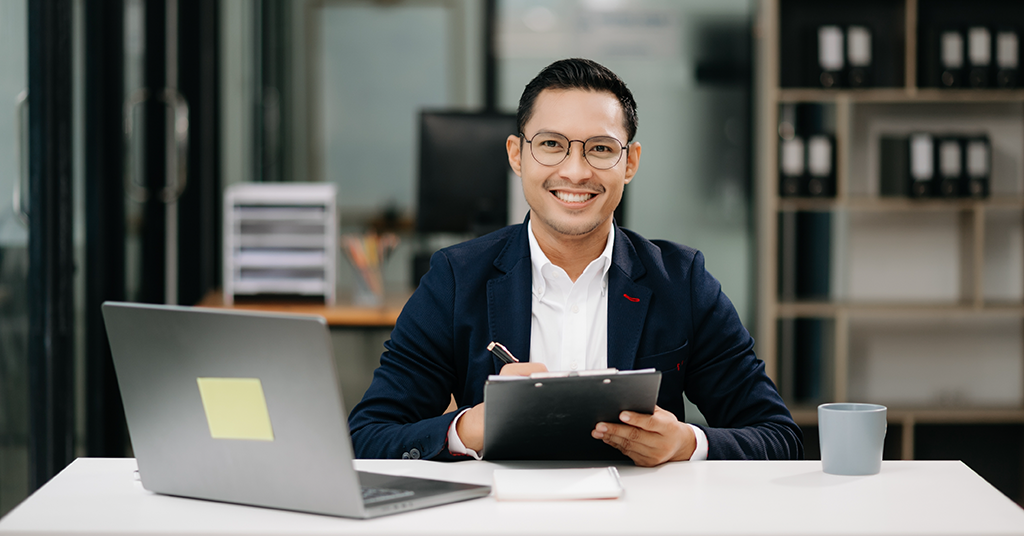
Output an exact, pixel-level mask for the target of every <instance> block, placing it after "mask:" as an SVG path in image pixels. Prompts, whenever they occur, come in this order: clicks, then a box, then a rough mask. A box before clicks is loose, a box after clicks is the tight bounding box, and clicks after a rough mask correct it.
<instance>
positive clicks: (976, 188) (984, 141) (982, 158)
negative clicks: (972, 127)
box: [963, 136, 992, 198]
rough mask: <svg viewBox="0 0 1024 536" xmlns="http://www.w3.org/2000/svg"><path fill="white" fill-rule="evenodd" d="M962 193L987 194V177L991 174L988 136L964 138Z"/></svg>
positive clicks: (970, 195)
mask: <svg viewBox="0 0 1024 536" xmlns="http://www.w3.org/2000/svg"><path fill="white" fill-rule="evenodd" d="M964 168H965V169H964V176H965V178H964V181H965V184H964V186H963V194H964V195H966V196H967V197H974V198H983V197H988V196H989V177H991V175H992V145H991V143H989V140H988V136H977V137H973V138H967V139H965V140H964Z"/></svg>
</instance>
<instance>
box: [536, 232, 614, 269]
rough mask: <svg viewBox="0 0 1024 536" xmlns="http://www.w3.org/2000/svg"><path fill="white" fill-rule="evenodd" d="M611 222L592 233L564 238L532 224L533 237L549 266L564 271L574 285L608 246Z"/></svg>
mask: <svg viewBox="0 0 1024 536" xmlns="http://www.w3.org/2000/svg"><path fill="white" fill-rule="evenodd" d="M611 226H612V220H611V218H608V220H607V221H606V222H604V223H602V224H601V225H599V226H598V227H597V228H596V229H594V230H593V231H591V232H589V233H587V234H585V235H580V236H564V235H558V234H555V233H553V232H551V230H550V229H548V228H547V227H546V226H544V225H537V224H536V223H534V225H533V226H532V227H533V236H534V237H535V238H536V239H537V245H538V246H540V250H541V251H543V252H544V255H546V256H547V257H548V260H549V261H551V264H554V265H555V266H558V267H559V268H561V269H562V270H565V273H566V275H568V276H569V279H571V280H572V281H573V282H574V283H575V282H576V280H577V279H579V277H580V275H582V274H583V271H584V270H586V269H587V266H588V265H590V263H591V262H592V261H593V260H594V259H596V258H598V257H600V256H601V253H603V252H604V248H605V246H607V245H608V233H610V232H611Z"/></svg>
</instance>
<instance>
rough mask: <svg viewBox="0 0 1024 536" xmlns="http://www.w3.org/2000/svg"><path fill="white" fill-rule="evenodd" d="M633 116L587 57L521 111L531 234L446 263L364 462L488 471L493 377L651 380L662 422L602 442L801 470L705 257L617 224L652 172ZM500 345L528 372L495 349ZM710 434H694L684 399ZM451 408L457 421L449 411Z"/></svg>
mask: <svg viewBox="0 0 1024 536" xmlns="http://www.w3.org/2000/svg"><path fill="white" fill-rule="evenodd" d="M637 124H638V123H637V113H636V102H635V101H634V99H633V95H632V94H631V93H630V91H629V89H628V88H627V87H626V85H625V83H623V82H622V80H620V79H619V78H618V77H617V76H616V75H615V74H614V73H612V72H611V71H609V70H608V69H607V68H605V67H603V66H602V65H600V64H597V63H595V62H593V61H590V60H583V59H569V60H562V61H558V62H555V63H553V64H551V65H549V66H548V67H546V68H545V69H544V70H543V71H541V72H540V74H538V75H537V77H536V78H534V79H533V80H532V81H531V82H530V83H529V84H527V86H526V89H525V90H524V91H523V95H522V97H521V99H520V101H519V110H518V115H517V125H518V129H519V132H518V133H517V134H513V135H510V136H509V138H508V140H507V142H506V149H507V151H508V160H509V164H510V165H511V166H512V169H513V170H514V171H515V173H516V174H517V175H519V177H521V178H522V183H523V193H524V194H525V196H526V200H527V202H528V203H529V206H530V212H529V214H528V215H527V219H526V222H524V223H523V224H522V225H513V226H509V227H506V228H504V229H502V230H500V231H497V232H494V233H491V234H489V235H486V236H483V237H481V238H478V239H476V240H471V241H469V242H465V243H463V244H459V245H456V246H452V247H450V248H446V249H443V250H441V251H439V252H438V253H436V254H435V255H434V256H433V257H432V258H431V262H430V265H431V267H430V271H429V272H428V273H427V274H426V275H425V276H424V277H423V279H422V281H421V282H420V287H419V288H418V289H417V290H416V293H415V294H413V296H412V298H410V300H409V303H408V304H407V305H406V307H405V309H404V310H403V311H402V314H401V316H400V317H399V319H398V323H397V325H396V326H395V330H394V331H393V332H392V336H391V340H389V341H388V342H387V343H385V352H384V354H383V355H382V356H381V364H380V367H379V368H378V369H377V370H376V372H375V373H374V379H373V382H372V384H371V385H370V388H369V389H368V390H367V392H366V394H365V396H364V397H363V400H362V402H360V403H359V405H357V406H356V407H355V409H354V410H353V411H352V414H351V415H350V417H349V426H350V429H351V433H352V441H353V444H354V446H355V449H356V455H357V456H359V457H363V458H425V459H438V460H451V459H460V458H462V459H466V458H470V457H472V458H478V457H480V455H482V454H483V453H482V452H481V449H482V448H483V433H484V424H485V423H484V407H483V386H484V383H485V382H486V380H487V376H488V375H491V374H498V373H500V374H514V375H528V374H530V373H532V372H538V371H544V370H559V371H562V370H586V369H603V368H608V367H615V368H618V369H620V370H629V369H643V368H656V369H657V370H659V371H661V372H662V380H661V388H660V391H659V393H658V405H657V407H656V408H655V411H654V413H653V414H651V415H647V414H639V413H632V412H623V413H622V414H621V415H619V422H613V423H599V424H598V425H597V426H596V427H595V429H594V430H593V431H592V432H591V436H592V437H593V440H594V441H604V442H605V443H607V444H609V445H611V446H613V447H615V448H617V449H619V450H620V451H621V452H622V453H624V454H625V455H626V456H629V457H630V458H632V459H633V461H634V462H636V463H637V464H638V465H644V466H652V465H658V464H661V463H665V462H669V461H683V460H702V459H800V458H802V457H803V445H802V443H801V440H802V437H801V434H800V430H799V428H798V427H797V426H796V424H794V422H793V420H792V418H791V416H790V414H789V411H788V410H787V409H786V406H785V405H784V404H783V402H782V399H781V398H780V397H779V395H778V392H777V391H776V389H775V386H774V385H773V384H772V382H771V380H770V379H769V378H768V376H767V375H766V374H765V372H764V364H763V363H762V362H761V361H760V360H758V359H757V357H756V356H755V355H754V352H753V344H754V341H753V339H752V338H751V337H750V334H749V333H748V332H747V330H746V329H744V327H743V325H742V324H741V323H740V320H739V317H738V315H737V314H736V310H735V308H734V307H733V305H732V303H731V302H730V301H729V299H728V298H727V297H726V296H725V294H724V293H722V289H721V285H720V284H719V283H718V281H717V280H715V279H714V278H713V277H712V276H711V275H710V274H708V272H707V271H706V270H705V268H704V257H703V255H701V253H700V252H698V251H696V250H693V249H691V248H688V247H686V246H682V245H679V244H674V243H672V242H667V241H661V240H647V239H645V238H643V237H642V236H640V235H638V234H636V233H634V232H632V231H629V230H626V229H623V228H620V227H618V226H617V225H616V224H615V222H614V221H613V218H612V213H613V212H614V210H615V207H617V206H618V204H619V202H620V201H621V200H622V191H623V189H624V188H625V186H626V185H627V184H629V183H630V181H632V180H633V178H634V176H635V175H636V173H637V170H638V169H639V166H640V154H641V147H640V143H638V142H635V141H633V138H634V136H635V135H636V130H637ZM490 341H500V342H502V343H504V344H505V346H506V347H507V348H508V349H509V350H510V351H511V352H512V354H513V355H515V356H517V357H518V358H519V360H520V363H513V364H509V365H504V364H503V362H501V361H500V360H498V359H497V358H495V357H494V356H492V355H491V353H490V352H489V351H488V350H487V345H488V343H489V342H490ZM684 392H685V393H686V394H687V396H688V397H689V398H690V400H691V401H693V402H694V403H695V404H696V405H697V407H698V408H699V409H700V410H701V412H702V413H703V414H704V416H705V418H706V419H707V422H708V425H707V426H695V425H691V424H687V423H685V422H683V419H684V410H683V393H684ZM450 395H454V397H455V400H456V402H457V404H458V406H459V409H458V410H457V411H454V412H450V413H444V411H445V409H446V407H447V406H448V402H449V399H450Z"/></svg>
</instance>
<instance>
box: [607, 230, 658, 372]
mask: <svg viewBox="0 0 1024 536" xmlns="http://www.w3.org/2000/svg"><path fill="white" fill-rule="evenodd" d="M645 273H646V269H645V268H644V265H643V263H641V262H640V257H639V256H638V255H637V253H636V249H634V248H633V243H632V242H630V241H629V239H628V238H627V237H626V235H625V233H623V232H622V230H621V229H619V228H618V226H616V228H615V245H614V246H613V247H612V266H611V268H609V269H608V366H609V367H613V368H617V369H619V370H632V369H633V362H634V361H635V360H636V352H637V348H639V346H640V334H641V333H642V332H643V327H644V322H645V320H646V319H647V309H648V306H649V305H650V301H651V289H649V288H647V287H645V286H643V285H640V284H638V283H637V282H636V280H637V279H639V278H640V277H642V276H643V275H644V274H645Z"/></svg>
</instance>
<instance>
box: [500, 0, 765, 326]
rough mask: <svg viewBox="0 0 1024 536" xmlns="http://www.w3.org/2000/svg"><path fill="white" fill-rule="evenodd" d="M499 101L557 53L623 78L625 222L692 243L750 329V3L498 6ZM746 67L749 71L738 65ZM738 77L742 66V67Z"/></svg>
mask: <svg viewBox="0 0 1024 536" xmlns="http://www.w3.org/2000/svg"><path fill="white" fill-rule="evenodd" d="M499 6H500V11H499V17H500V18H499V38H498V54H499V58H500V71H499V83H500V97H499V99H500V104H501V106H502V107H503V108H505V109H508V110H514V109H515V108H516V106H517V104H518V99H519V95H520V94H521V93H522V89H523V87H524V86H525V84H526V83H527V82H529V80H530V79H531V78H533V76H535V75H536V74H537V72H538V71H540V70H541V69H542V68H543V67H544V66H545V65H547V64H549V63H550V62H551V61H554V60H556V59H559V58H564V57H574V56H580V57H589V58H592V59H594V60H596V61H598V62H601V63H603V64H604V65H606V66H607V67H609V68H610V69H612V70H613V71H615V72H616V73H617V74H618V75H619V76H620V77H622V79H623V80H625V81H626V83H627V85H628V86H629V88H630V90H631V91H632V92H633V94H634V96H635V97H636V100H637V103H638V114H639V117H640V127H639V130H638V132H637V136H636V140H637V141H639V142H640V143H641V146H642V148H643V153H642V156H641V164H640V170H639V172H638V174H637V176H636V178H635V179H634V180H633V182H631V183H630V184H629V185H628V186H627V197H626V226H627V227H629V228H631V229H633V230H636V231H638V232H640V233H641V234H643V235H644V236H647V237H649V238H664V239H668V240H673V241H677V242H681V243H684V244H686V245H689V246H692V247H695V248H698V249H700V250H702V251H703V252H704V254H705V255H706V257H707V267H708V269H709V270H710V271H711V273H712V274H713V275H715V277H717V278H718V279H719V280H720V281H721V282H722V286H723V288H724V290H725V293H726V294H727V295H728V296H729V297H730V298H731V299H732V300H733V302H734V303H735V305H736V308H737V310H738V311H739V313H740V316H741V318H742V319H743V321H744V323H745V324H746V325H747V326H749V327H750V329H753V320H754V319H753V313H754V288H753V281H754V276H753V274H754V272H753V270H754V262H755V261H754V236H753V234H752V232H751V219H750V218H751V211H750V206H751V205H750V171H749V158H750V156H749V132H750V131H749V114H750V99H751V95H750V92H749V89H748V88H747V86H746V81H745V80H743V79H742V76H741V75H733V78H725V79H723V78H722V77H721V76H719V77H717V78H714V79H711V80H708V79H707V78H708V77H705V76H699V75H698V73H699V72H702V71H703V69H702V67H704V66H710V67H718V68H719V69H722V68H724V69H725V70H726V71H727V73H726V74H727V75H729V74H730V73H731V71H729V70H730V69H735V68H738V69H740V70H742V68H743V66H744V65H746V66H749V61H750V49H749V46H750V41H749V28H750V21H751V17H752V13H753V9H754V4H753V2H752V1H750V0H684V1H668V0H633V1H615V0H605V1H596V0H591V1H584V0H560V1H554V2H551V1H548V2H538V1H531V0H506V1H503V2H499ZM748 69H749V67H748ZM748 75H749V71H748Z"/></svg>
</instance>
